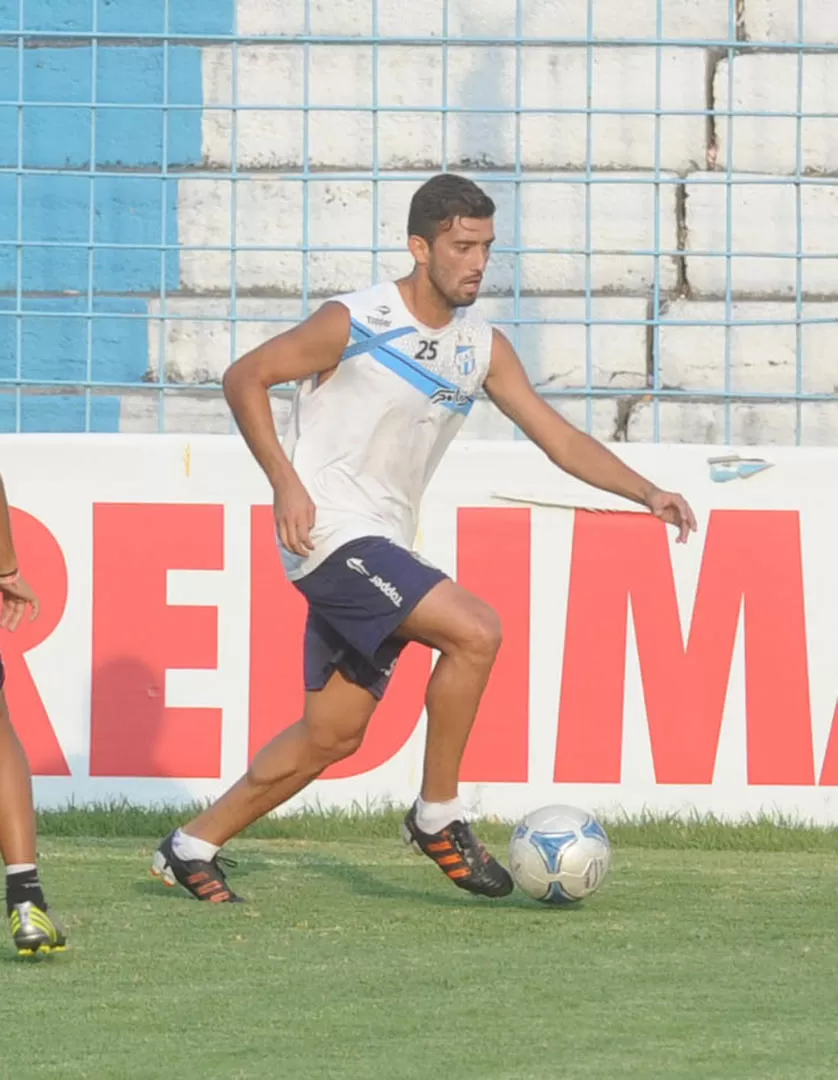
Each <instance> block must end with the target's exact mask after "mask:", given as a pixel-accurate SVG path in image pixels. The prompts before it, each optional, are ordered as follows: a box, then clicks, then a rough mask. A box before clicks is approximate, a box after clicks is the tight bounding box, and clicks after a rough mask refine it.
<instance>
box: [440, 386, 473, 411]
mask: <svg viewBox="0 0 838 1080" xmlns="http://www.w3.org/2000/svg"><path fill="white" fill-rule="evenodd" d="M431 401H432V402H433V404H434V405H454V406H455V407H456V406H463V405H471V403H472V401H474V398H473V397H472V396H471V394H467V393H465V391H464V390H460V388H459V387H457V388H455V389H451V390H449V389H447V388H446V387H442V388H440V389H439V390H435V391H434V392H433V393H432V394H431Z"/></svg>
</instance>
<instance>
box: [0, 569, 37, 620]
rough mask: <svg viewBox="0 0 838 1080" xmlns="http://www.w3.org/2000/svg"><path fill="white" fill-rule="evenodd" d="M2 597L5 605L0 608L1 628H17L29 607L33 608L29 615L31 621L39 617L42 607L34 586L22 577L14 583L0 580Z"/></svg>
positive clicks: (0, 594)
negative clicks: (33, 588) (33, 589)
mask: <svg viewBox="0 0 838 1080" xmlns="http://www.w3.org/2000/svg"><path fill="white" fill-rule="evenodd" d="M0 597H2V600H3V607H2V609H0V628H2V629H3V630H12V631H13V630H16V629H17V627H18V623H19V622H20V620H21V619H22V618H23V615H24V612H25V611H26V608H27V607H29V608H31V609H32V610H31V612H30V615H29V621H30V622H31V621H32V619H35V618H37V615H38V612H39V611H40V609H41V605H40V604H39V602H38V597H37V596H36V595H35V593H34V592H33V591H32V586H31V585H30V584H29V583H28V582H26V581H24V580H23V578H22V577H19V578H18V579H17V581H15V582H14V583H12V582H8V581H6V582H4V581H0Z"/></svg>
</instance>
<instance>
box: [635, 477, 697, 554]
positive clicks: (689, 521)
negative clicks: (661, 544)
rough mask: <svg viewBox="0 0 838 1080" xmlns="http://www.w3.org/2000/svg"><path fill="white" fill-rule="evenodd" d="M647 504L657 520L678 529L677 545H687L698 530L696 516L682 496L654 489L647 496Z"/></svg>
mask: <svg viewBox="0 0 838 1080" xmlns="http://www.w3.org/2000/svg"><path fill="white" fill-rule="evenodd" d="M645 503H646V505H647V506H648V507H649V509H650V510H651V511H652V513H653V514H654V515H655V517H656V518H660V520H661V521H665V522H666V524H667V525H674V526H675V527H676V528H677V529H678V537H677V539H676V541H675V542H676V543H677V544H686V542H687V538H688V537H689V535H690V533H691V532H695V531H696V529H697V528H698V525H697V524H696V520H695V514H694V513H693V512H692V509H691V507H690V504H689V503H688V502H687V500H686V499H685V498H684V497H683V496H682V495H677V494H675V492H672V491H661V490H660V488H653V489H652V491H651V492H650V493H649V494H648V495H647V496H646V499H645Z"/></svg>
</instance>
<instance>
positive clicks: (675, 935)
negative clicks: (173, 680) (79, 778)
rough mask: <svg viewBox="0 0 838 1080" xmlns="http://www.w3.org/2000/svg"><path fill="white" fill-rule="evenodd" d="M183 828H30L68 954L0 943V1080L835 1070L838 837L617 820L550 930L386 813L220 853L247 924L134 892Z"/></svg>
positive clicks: (81, 814)
mask: <svg viewBox="0 0 838 1080" xmlns="http://www.w3.org/2000/svg"><path fill="white" fill-rule="evenodd" d="M172 820H173V819H172V815H171V814H167V813H165V812H161V813H159V814H156V815H154V814H149V813H143V812H140V811H132V810H130V808H121V809H120V808H117V809H116V810H115V811H114V812H113V813H111V814H105V813H103V812H102V811H94V812H85V811H81V810H78V811H70V812H67V813H64V814H62V815H42V819H41V828H42V836H41V845H40V846H41V851H42V870H43V877H44V880H45V883H46V885H47V887H48V892H49V895H50V896H51V897H52V899H53V903H54V904H55V906H56V909H57V910H60V912H61V914H62V915H63V916H64V918H65V921H66V923H67V926H68V930H69V932H70V934H71V949H70V950H69V951H68V952H67V953H66V954H65V955H63V956H56V957H52V958H49V959H45V960H40V961H34V962H33V961H22V960H18V959H17V958H16V957H15V956H14V954H13V952H12V950H11V946H10V943H6V944H5V945H4V946H2V947H0V1016H2V1018H3V1021H4V1023H3V1025H2V1028H0V1076H1V1077H3V1078H4V1080H5V1078H6V1077H8V1078H10V1080H11V1078H14V1080H28V1078H29V1077H67V1078H70V1077H73V1078H77V1077H79V1078H80V1077H89V1078H91V1080H108V1078H112V1077H113V1078H134V1077H138V1078H140V1077H141V1078H145V1077H148V1078H153V1077H164V1076H165V1077H169V1078H171V1077H200V1078H205V1080H210V1078H212V1080H214V1078H216V1077H239V1078H244V1077H248V1078H250V1077H253V1078H256V1077H259V1078H273V1077H283V1078H284V1077H289V1078H294V1080H323V1078H328V1080H331V1078H332V1077H334V1078H340V1080H361V1078H364V1080H366V1078H379V1077H382V1078H387V1080H443V1078H446V1077H449V1076H450V1077H452V1078H454V1077H456V1078H457V1080H470V1078H475V1080H477V1078H480V1080H536V1078H537V1080H562V1078H564V1077H583V1078H585V1080H617V1078H619V1080H635V1078H636V1080H658V1078H659V1080H682V1078H683V1080H710V1078H713V1080H739V1078H745V1077H747V1078H753V1080H774V1078H776V1080H791V1078H792V1077H793V1078H794V1080H814V1078H816V1077H817V1078H824V1080H825V1078H827V1077H829V1078H830V1080H831V1078H832V1077H834V1075H835V1072H836V1065H835V1047H836V1043H838V1037H836V1034H835V1020H834V1015H833V1012H832V1003H833V1002H834V1000H835V995H836V992H838V962H836V961H838V948H836V945H835V938H836V934H835V927H836V922H838V919H836V895H838V838H836V833H835V832H834V831H817V830H807V829H804V828H792V827H783V826H778V825H772V824H769V823H765V822H763V823H757V824H754V825H749V826H742V827H738V828H725V827H723V826H720V825H718V824H716V823H713V822H710V823H699V822H694V823H691V824H686V825H683V824H678V823H677V822H673V821H669V822H659V823H652V822H645V823H641V824H635V825H629V824H622V825H613V824H612V825H611V826H610V827H609V832H610V834H611V836H612V840H613V841H614V844H615V859H614V865H613V869H612V873H611V875H610V877H609V878H608V879H607V881H606V883H605V885H604V886H603V888H602V890H601V891H600V892H599V893H598V894H597V895H596V896H595V897H594V898H592V899H591V900H589V901H588V902H586V903H585V904H583V905H580V906H578V907H575V908H572V909H549V908H545V907H542V906H540V905H538V904H536V903H534V902H531V901H529V900H527V899H526V898H524V897H522V896H521V895H520V894H518V895H513V896H512V897H510V898H508V899H506V900H502V901H499V902H490V901H482V900H479V899H476V898H471V897H468V896H466V895H465V894H463V893H461V892H459V891H458V890H456V889H454V888H453V887H452V886H451V885H450V884H449V883H447V882H446V881H445V879H444V878H443V876H442V875H441V874H440V873H439V871H438V870H436V869H435V868H434V867H433V866H432V865H431V864H430V863H429V862H428V861H427V860H424V859H419V858H416V857H415V856H413V855H411V854H410V853H409V852H407V851H406V849H405V848H404V847H403V845H402V844H401V841H400V839H399V837H398V827H397V822H398V818H397V816H396V815H394V814H383V815H379V816H377V817H372V818H369V817H366V818H365V817H363V816H362V817H360V818H351V817H344V816H340V815H331V816H329V815H324V816H316V815H310V816H307V817H304V818H301V819H295V820H292V821H285V822H276V821H269V822H265V823H263V824H262V825H261V826H260V828H259V829H258V830H256V832H255V833H251V834H249V835H248V838H247V839H243V840H241V841H239V842H236V843H235V844H234V845H232V846H231V850H230V854H231V855H233V856H234V857H236V858H237V859H238V860H239V866H238V868H237V869H236V870H233V871H231V880H232V882H233V884H234V885H235V886H236V887H237V888H238V889H239V890H240V891H241V892H242V893H243V894H244V895H245V896H247V897H248V899H249V900H250V903H249V904H248V905H247V906H240V907H237V906H221V907H216V906H214V905H209V904H207V905H202V904H198V903H197V902H195V901H193V900H191V899H190V898H189V897H187V896H186V894H185V893H182V892H181V891H180V890H178V891H174V890H168V889H164V888H163V887H162V886H161V885H160V884H159V883H157V882H154V881H152V880H151V879H150V878H149V877H148V874H147V868H148V864H149V861H150V857H151V853H152V851H153V847H154V843H155V840H156V839H157V838H158V837H159V835H162V829H164V828H165V829H167V828H168V827H170V825H171V822H172ZM110 833H117V834H121V835H109V834H110ZM260 833H261V836H260V835H259V834H260ZM482 835H483V836H484V837H485V838H486V840H487V841H489V842H491V843H492V844H493V845H494V846H495V848H496V849H497V851H498V853H499V854H504V851H503V849H504V847H505V844H506V841H507V838H508V835H509V829H508V828H507V827H505V826H502V825H497V824H488V825H486V826H485V827H484V828H483V829H482Z"/></svg>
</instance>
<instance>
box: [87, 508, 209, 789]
mask: <svg viewBox="0 0 838 1080" xmlns="http://www.w3.org/2000/svg"><path fill="white" fill-rule="evenodd" d="M93 528H94V532H93V552H94V554H93V694H92V697H93V700H92V706H91V731H90V740H91V741H90V773H91V776H155V777H212V778H214V777H218V776H220V775H221V710H220V709H204V708H167V707H166V699H165V686H166V671H167V669H173V668H207V669H212V668H216V667H217V666H218V611H217V609H216V608H214V607H209V606H207V607H199V606H192V607H186V606H169V605H168V604H167V603H166V572H167V571H168V570H221V569H223V567H224V508H223V506H198V505H190V504H185V505H170V504H161V505H154V504H145V503H141V504H133V503H132V504H129V503H114V504H109V503H100V504H97V505H94V508H93Z"/></svg>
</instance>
